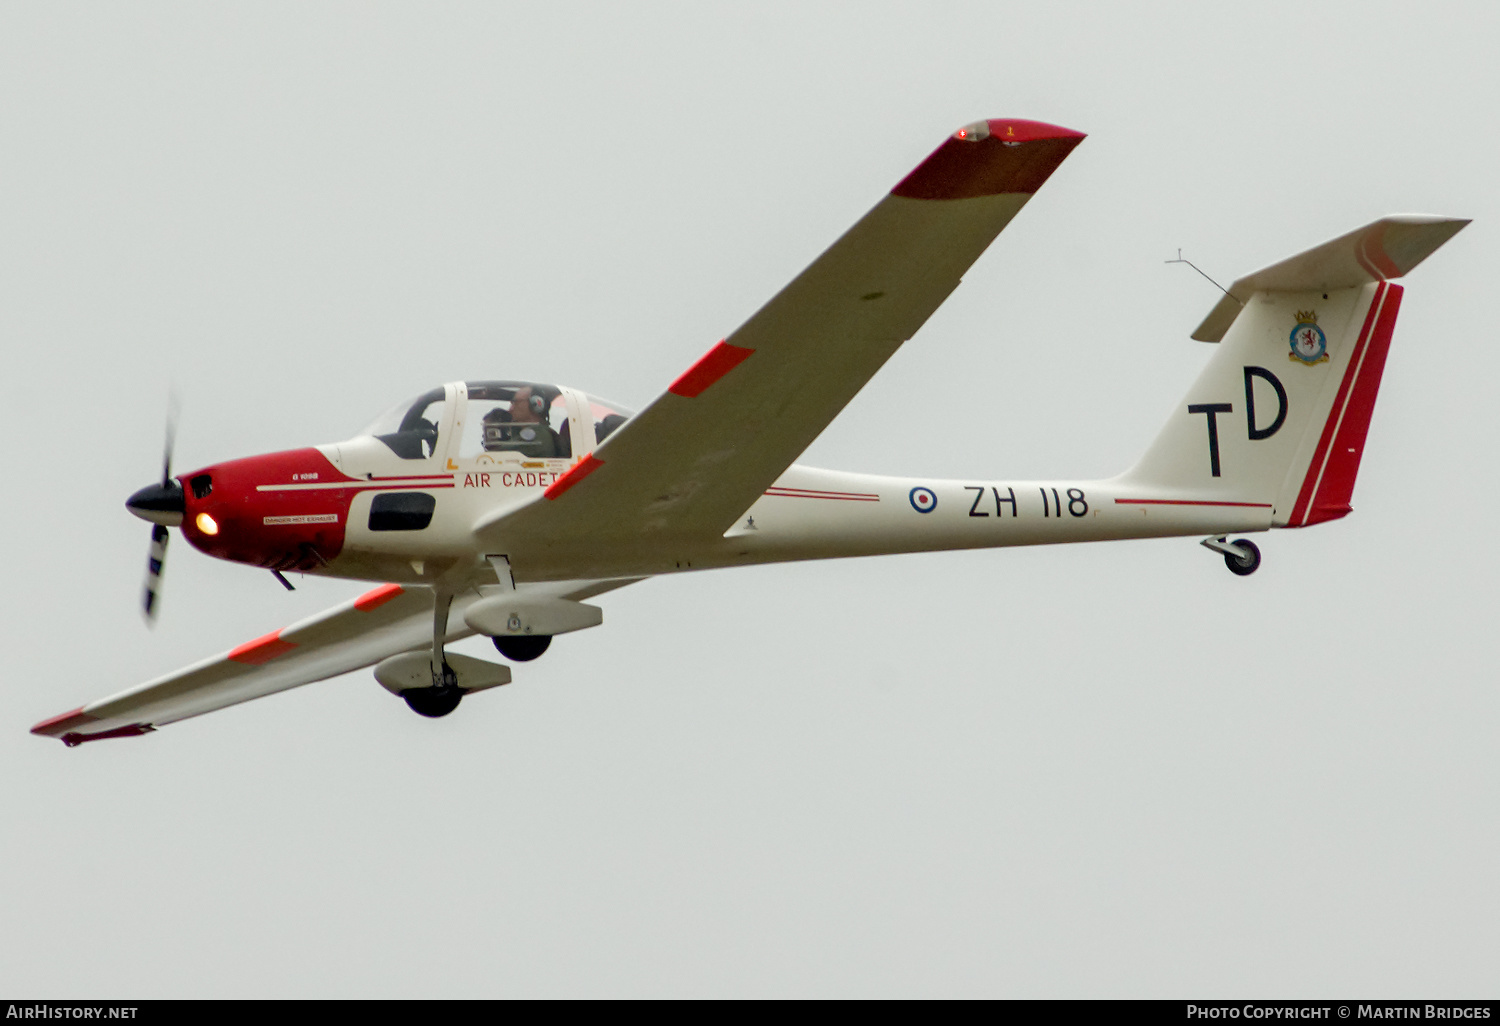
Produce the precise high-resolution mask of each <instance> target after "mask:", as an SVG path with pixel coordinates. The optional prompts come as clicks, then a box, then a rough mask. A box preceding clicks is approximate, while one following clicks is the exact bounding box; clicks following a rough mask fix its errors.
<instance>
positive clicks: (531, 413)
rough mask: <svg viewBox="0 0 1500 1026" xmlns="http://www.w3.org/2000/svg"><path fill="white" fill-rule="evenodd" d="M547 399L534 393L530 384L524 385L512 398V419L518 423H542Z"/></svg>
mask: <svg viewBox="0 0 1500 1026" xmlns="http://www.w3.org/2000/svg"><path fill="white" fill-rule="evenodd" d="M546 409H547V400H546V399H544V398H542V397H541V396H539V395H533V394H532V391H531V386H530V385H522V386H521V387H520V388H518V389H516V394H515V395H513V396H511V399H510V419H511V421H512V422H513V423H516V424H540V423H541V421H542V414H543V413H544V412H546Z"/></svg>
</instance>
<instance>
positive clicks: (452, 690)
mask: <svg viewBox="0 0 1500 1026" xmlns="http://www.w3.org/2000/svg"><path fill="white" fill-rule="evenodd" d="M401 697H402V698H404V699H406V705H407V707H408V708H409V709H411V711H412V712H414V713H416V714H417V715H418V716H426V717H428V718H430V719H434V720H435V719H437V718H438V717H439V716H447V715H448V714H449V713H451V712H452V711H453V710H454V709H457V708H458V703H459V702H461V701H463V697H464V691H463V688H456V687H453V686H451V685H447V684H445V685H443V686H442V687H438V688H408V689H406V690H405V691H403V692H401Z"/></svg>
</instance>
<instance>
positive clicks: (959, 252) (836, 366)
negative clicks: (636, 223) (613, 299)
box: [476, 120, 1083, 579]
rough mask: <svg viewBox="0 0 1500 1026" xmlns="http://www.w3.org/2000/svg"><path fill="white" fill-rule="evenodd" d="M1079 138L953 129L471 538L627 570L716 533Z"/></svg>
mask: <svg viewBox="0 0 1500 1026" xmlns="http://www.w3.org/2000/svg"><path fill="white" fill-rule="evenodd" d="M1082 139H1083V136H1082V134H1080V133H1078V132H1074V131H1070V130H1069V129H1065V128H1057V127H1056V126H1053V125H1044V124H1040V123H1038V122H1034V121H1015V120H994V121H987V122H985V121H981V122H977V123H976V124H973V125H970V126H968V127H966V128H963V129H960V130H959V131H958V132H955V133H954V134H953V136H952V137H950V138H949V139H948V140H947V141H945V142H944V143H943V145H942V146H940V147H939V148H938V149H937V150H936V151H935V152H934V153H933V154H932V155H931V156H929V157H928V158H927V159H926V160H925V161H923V162H922V164H921V165H920V166H918V167H917V169H916V170H915V171H913V172H912V173H911V174H910V175H908V176H907V177H906V178H905V179H903V180H902V181H901V182H900V183H899V184H898V185H897V186H896V187H895V188H894V189H893V190H891V193H890V195H888V196H886V197H884V198H883V199H882V200H881V201H880V202H879V203H877V204H876V205H875V207H874V209H872V210H871V211H870V212H869V213H868V214H866V215H865V216H864V217H863V218H861V219H860V221H859V222H858V223H857V224H855V225H854V227H853V228H851V229H849V231H848V232H846V233H845V234H844V236H843V237H842V238H841V239H839V240H838V241H837V242H835V243H834V244H833V245H832V246H831V247H829V249H828V250H827V251H826V252H825V253H823V255H822V256H820V257H818V259H817V260H815V261H813V263H812V265H811V266H809V267H808V268H807V269H806V270H805V271H803V272H802V273H801V274H800V275H798V276H797V277H796V278H795V279H794V280H793V281H792V282H791V283H790V284H789V285H787V286H786V288H784V289H782V290H781V292H779V293H778V294H777V295H776V296H775V297H773V298H772V299H771V300H770V302H768V303H766V305H765V306H763V307H762V308H761V309H760V310H759V311H758V312H756V313H755V315H754V316H752V317H751V318H750V320H748V321H747V322H745V324H744V325H742V326H741V327H740V328H739V330H738V331H736V332H735V333H734V334H732V335H730V336H729V337H728V338H727V339H726V340H725V341H723V342H721V343H719V344H718V345H717V346H716V347H714V348H713V349H712V350H711V351H710V352H709V353H708V354H707V355H706V356H704V357H703V358H702V359H701V360H699V361H698V363H697V364H695V365H694V366H693V367H692V368H690V369H689V370H688V371H687V372H686V373H684V374H683V375H682V376H681V377H679V378H678V379H677V381H676V382H674V383H673V384H672V386H671V387H670V388H669V389H668V390H667V392H666V393H665V394H664V395H662V396H661V397H660V398H658V399H657V400H656V401H655V402H653V403H652V404H651V405H650V406H649V407H647V408H646V410H645V411H644V412H642V413H641V414H639V415H638V416H636V417H634V418H632V419H631V420H630V421H629V422H627V423H626V424H625V425H624V426H623V427H621V428H620V429H619V430H618V431H616V432H615V433H614V434H613V435H611V436H610V437H609V439H608V440H607V441H606V442H605V444H604V445H602V446H601V447H600V449H599V451H598V452H597V453H596V454H595V455H591V456H589V457H587V458H586V459H585V460H584V461H583V462H581V463H579V464H578V465H576V466H575V467H574V468H573V469H572V470H570V471H569V472H568V473H567V474H566V475H564V476H563V477H562V478H561V479H559V480H558V481H556V482H554V484H553V485H552V487H550V488H548V489H547V491H546V493H545V496H544V497H541V498H538V499H537V500H535V501H533V502H531V503H528V504H527V505H525V506H522V507H520V508H519V509H513V510H509V511H506V512H505V513H502V514H499V515H497V516H496V517H494V518H493V519H492V520H490V521H487V522H481V523H480V524H479V525H477V528H476V530H477V533H478V536H479V539H480V542H481V544H482V545H483V546H484V551H488V552H504V553H508V554H509V555H510V557H511V562H512V564H513V565H515V566H517V569H518V571H520V572H522V573H527V572H528V571H530V574H528V576H531V575H535V576H532V579H537V577H546V578H549V579H556V578H557V577H558V576H566V577H575V576H588V577H594V576H607V575H612V574H614V573H616V572H621V573H627V572H631V571H630V569H629V567H631V566H632V565H637V564H632V563H631V559H632V551H635V552H640V553H651V554H652V555H653V556H654V557H655V558H659V557H660V554H661V550H662V547H663V540H664V539H665V544H666V545H667V546H670V545H671V544H672V541H673V540H674V539H680V538H684V537H689V538H692V537H696V538H709V537H714V536H717V535H720V534H722V533H723V532H724V531H725V530H726V529H727V528H728V527H729V526H730V525H732V524H733V523H734V522H735V520H736V519H737V518H738V517H739V516H740V514H741V513H743V512H744V511H745V510H746V509H748V508H749V507H750V505H751V504H752V503H753V502H755V500H756V499H757V498H759V497H760V495H761V493H763V492H764V491H765V489H766V488H767V487H768V486H769V485H771V484H772V483H773V482H774V481H775V480H776V478H777V477H778V476H779V475H780V474H781V473H782V472H783V471H784V470H785V469H786V468H787V467H788V466H789V465H791V463H792V461H793V460H795V459H796V458H797V457H798V456H799V455H800V454H801V453H802V452H803V450H805V449H806V448H807V446H808V445H809V444H811V442H812V441H813V439H814V438H816V437H817V436H818V435H819V434H820V433H821V432H822V430H823V429H824V428H825V427H826V426H827V425H828V423H829V421H831V420H832V419H833V418H834V416H835V415H837V414H838V412H839V410H841V409H843V407H844V406H845V405H846V404H847V403H848V402H849V400H850V399H852V398H853V397H854V395H855V393H856V392H858V391H859V389H860V388H862V387H863V386H864V384H865V382H867V381H868V380H869V379H870V377H871V376H872V375H873V374H874V373H875V372H876V371H877V370H879V369H880V366H881V365H882V364H884V363H885V361H886V360H887V359H889V358H890V356H891V354H892V353H894V352H895V351H896V349H897V347H899V346H900V345H901V343H902V342H904V341H905V340H906V339H908V338H910V337H911V336H912V335H913V334H915V333H916V331H917V329H918V328H920V327H921V326H922V325H923V323H925V322H926V320H927V318H928V317H930V316H931V315H932V313H933V311H935V310H936V309H937V308H938V306H939V305H940V304H941V303H942V302H943V300H944V299H946V298H947V297H948V294H949V293H951V292H952V291H953V290H954V288H956V287H957V286H958V283H959V279H960V277H961V276H962V275H963V274H964V272H965V271H967V270H968V268H969V266H970V265H971V264H973V263H974V261H975V260H976V259H978V257H979V255H980V254H981V253H983V252H984V250H985V248H986V247H987V246H989V244H990V243H991V242H992V241H993V240H994V239H995V237H996V236H997V235H998V234H999V233H1000V232H1001V230H1002V229H1004V228H1005V226H1006V225H1007V224H1009V223H1010V221H1011V219H1012V218H1013V217H1015V215H1016V214H1017V213H1018V212H1019V211H1020V209H1021V207H1022V206H1024V205H1025V204H1026V202H1027V200H1029V199H1030V198H1031V196H1032V194H1033V193H1034V192H1035V191H1036V190H1037V189H1039V188H1040V187H1041V185H1042V183H1043V182H1045V181H1046V180H1047V178H1048V176H1050V175H1051V174H1052V172H1053V171H1054V170H1056V168H1057V166H1058V165H1059V164H1061V163H1062V161H1063V160H1064V158H1066V157H1067V155H1068V154H1069V153H1070V152H1072V150H1073V148H1074V147H1075V146H1077V145H1078V143H1079V142H1080V141H1082ZM539 564H545V565H546V572H545V573H542V574H537V573H536V568H537V567H538V565H539ZM638 565H639V566H645V564H644V563H640V564H638ZM585 568H587V572H583V573H580V571H584V570H585ZM606 568H610V569H608V570H606ZM594 571H604V573H595V572H594Z"/></svg>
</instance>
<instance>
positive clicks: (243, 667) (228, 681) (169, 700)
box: [31, 584, 463, 746]
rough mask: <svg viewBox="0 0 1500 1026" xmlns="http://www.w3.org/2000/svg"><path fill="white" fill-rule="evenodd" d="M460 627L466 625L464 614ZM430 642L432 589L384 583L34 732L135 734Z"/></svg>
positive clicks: (64, 736) (87, 736)
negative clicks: (354, 597) (323, 610)
mask: <svg viewBox="0 0 1500 1026" xmlns="http://www.w3.org/2000/svg"><path fill="white" fill-rule="evenodd" d="M457 622H458V625H459V626H460V627H462V626H463V619H462V617H459V618H458V620H457ZM424 644H426V645H431V644H432V590H431V589H430V588H411V589H407V588H403V587H402V586H401V585H399V584H384V585H381V586H380V587H378V588H375V589H374V590H372V591H369V592H366V593H365V594H363V595H361V596H360V597H359V598H357V599H353V600H351V601H349V602H345V603H343V604H341V605H338V606H335V607H334V608H332V609H329V610H327V611H325V612H322V613H318V614H317V615H316V616H312V617H309V618H308V619H306V620H302V621H300V622H298V623H294V624H292V625H291V626H290V627H283V628H282V629H281V630H279V631H273V632H272V633H270V634H267V635H265V636H264V637H260V638H256V639H255V640H254V641H249V642H246V643H245V644H243V645H240V646H239V647H238V648H235V649H231V650H230V651H228V652H225V653H223V654H221V655H217V656H214V657H212V658H210V659H205V660H203V661H202V662H199V663H194V664H193V665H192V666H188V667H186V668H184V669H181V670H178V671H176V672H175V673H169V674H167V675H166V676H165V677H160V678H158V679H156V680H153V681H149V682H148V683H145V684H141V685H138V686H136V687H133V688H130V689H129V690H126V691H121V692H120V693H119V694H117V695H111V696H110V697H109V698H104V699H100V700H99V701H97V702H90V703H89V704H88V705H85V706H80V707H79V708H77V709H74V710H73V711H72V712H66V713H63V714H62V715H61V716H54V717H52V718H51V719H49V720H43V721H42V722H41V723H38V724H37V725H36V726H34V727H32V728H31V732H32V733H33V734H38V735H41V736H42V737H55V738H58V739H60V740H61V741H62V742H63V743H64V744H67V745H69V746H72V745H78V744H82V743H83V742H84V741H98V740H102V739H104V738H110V737H134V736H136V735H138V734H145V733H149V732H150V731H152V730H155V729H156V728H157V727H160V726H163V725H165V724H168V723H174V722H176V721H177V720H185V719H187V718H188V717H190V716H200V715H202V714H203V713H206V712H213V711H214V710H215V709H223V708H224V707H225V706H230V705H236V704H238V703H240V702H248V701H249V700H250V699H252V698H261V697H263V696H265V695H270V694H274V693H275V692H277V691H286V690H287V689H289V688H294V687H297V686H298V685H300V684H310V683H312V682H313V681H316V680H324V679H326V678H328V677H336V676H338V675H339V674H341V673H347V672H349V671H350V670H357V669H359V668H360V667H362V666H370V665H373V664H374V663H378V662H380V661H381V660H382V659H384V658H385V657H386V656H391V655H395V654H396V653H398V652H405V651H407V650H409V649H414V648H420V647H422V645H424Z"/></svg>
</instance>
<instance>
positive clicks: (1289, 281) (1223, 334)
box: [1121, 216, 1468, 527]
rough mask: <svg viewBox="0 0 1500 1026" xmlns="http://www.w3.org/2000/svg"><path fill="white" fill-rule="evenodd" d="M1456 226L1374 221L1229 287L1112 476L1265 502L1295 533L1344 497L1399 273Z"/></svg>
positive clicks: (1208, 498)
mask: <svg viewBox="0 0 1500 1026" xmlns="http://www.w3.org/2000/svg"><path fill="white" fill-rule="evenodd" d="M1467 223H1468V222H1467V221H1461V220H1456V219H1452V218H1431V217H1413V216H1407V217H1388V218H1383V219H1381V220H1380V221H1376V222H1374V223H1373V224H1371V225H1367V226H1365V227H1364V228H1361V229H1358V230H1356V231H1354V232H1351V233H1349V234H1348V235H1344V236H1341V237H1339V238H1337V239H1334V240H1332V241H1331V242H1327V243H1324V244H1323V245H1322V246H1318V247H1316V248H1314V249H1312V250H1308V251H1307V252H1305V253H1301V254H1298V255H1297V256H1295V257H1292V258H1290V259H1288V260H1285V261H1282V262H1281V263H1279V264H1275V265H1273V266H1271V267H1268V268H1266V269H1264V270H1262V271H1257V272H1256V273H1255V274H1252V275H1249V276H1247V277H1245V278H1241V279H1239V280H1238V281H1236V282H1235V283H1234V286H1233V287H1232V288H1231V289H1230V290H1229V294H1228V295H1227V296H1226V297H1225V299H1223V300H1221V301H1220V303H1219V304H1218V306H1216V307H1215V308H1214V311H1213V312H1212V313H1210V314H1209V316H1208V318H1207V319H1205V321H1204V323H1203V324H1202V325H1200V326H1199V328H1198V330H1197V331H1196V332H1194V337H1195V338H1199V339H1203V340H1205V341H1214V342H1219V341H1220V340H1222V344H1221V346H1220V348H1219V351H1218V352H1216V353H1215V354H1214V357H1213V359H1212V360H1210V361H1209V364H1208V366H1207V367H1205V368H1204V370H1203V373H1202V374H1201V375H1199V377H1198V380H1197V381H1196V382H1194V384H1193V386H1192V388H1191V389H1189V391H1188V394H1187V397H1186V398H1185V399H1184V401H1183V402H1182V403H1181V404H1180V405H1179V406H1178V408H1177V412H1176V413H1174V414H1173V416H1172V417H1171V419H1169V420H1168V422H1167V424H1166V426H1165V427H1164V428H1163V430H1162V432H1161V434H1160V435H1159V436H1158V437H1157V439H1156V441H1155V442H1154V443H1153V444H1152V446H1151V447H1150V449H1148V450H1147V452H1146V454H1145V456H1144V457H1143V458H1142V459H1141V461H1140V462H1139V463H1138V464H1136V466H1135V467H1133V468H1132V469H1131V470H1129V471H1127V472H1126V473H1125V474H1124V475H1122V477H1121V479H1122V480H1123V481H1126V482H1129V483H1130V484H1131V485H1133V486H1136V487H1140V488H1143V489H1145V490H1148V491H1150V492H1152V493H1153V494H1156V495H1158V496H1159V497H1161V498H1163V499H1167V500H1171V499H1173V498H1178V499H1182V500H1193V501H1197V502H1223V503H1228V504H1232V505H1269V506H1270V507H1271V509H1272V514H1271V524H1272V525H1273V526H1277V527H1304V526H1308V525H1311V524H1316V523H1321V522H1323V521H1326V520H1334V519H1337V518H1338V517H1342V516H1344V515H1346V514H1347V513H1349V511H1350V498H1351V496H1352V495H1353V491H1354V482H1355V477H1356V475H1357V474H1358V471H1359V463H1360V457H1361V456H1362V455H1363V452H1364V445H1365V437H1366V435H1367V433H1368V431H1369V427H1370V419H1371V416H1372V414H1373V412H1374V407H1375V398H1376V394H1377V392H1378V390H1379V387H1380V379H1381V375H1382V372H1383V371H1384V369H1385V360H1386V354H1387V352H1388V351H1389V348H1390V342H1391V336H1392V333H1393V330H1394V328H1395V323H1396V314H1397V312H1398V311H1399V309H1400V305H1401V296H1402V292H1403V290H1402V288H1401V286H1399V285H1394V284H1391V283H1390V282H1389V281H1388V280H1386V279H1387V278H1390V277H1397V276H1400V275H1403V274H1405V273H1407V272H1408V271H1410V270H1411V268H1413V267H1415V266H1416V265H1417V264H1418V263H1420V262H1421V261H1422V260H1423V259H1425V258H1426V257H1427V256H1428V255H1429V254H1431V253H1432V252H1433V251H1434V250H1436V249H1437V248H1438V247H1439V246H1441V245H1442V244H1443V243H1444V242H1446V241H1447V240H1448V239H1449V238H1451V237H1452V236H1453V235H1454V234H1455V233H1456V232H1457V231H1458V230H1459V229H1461V228H1462V227H1463V226H1464V225H1465V224H1467Z"/></svg>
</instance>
